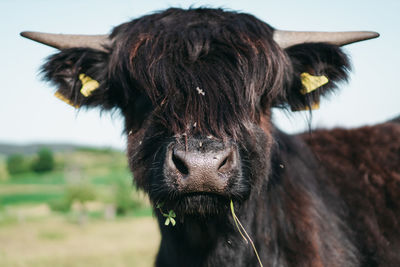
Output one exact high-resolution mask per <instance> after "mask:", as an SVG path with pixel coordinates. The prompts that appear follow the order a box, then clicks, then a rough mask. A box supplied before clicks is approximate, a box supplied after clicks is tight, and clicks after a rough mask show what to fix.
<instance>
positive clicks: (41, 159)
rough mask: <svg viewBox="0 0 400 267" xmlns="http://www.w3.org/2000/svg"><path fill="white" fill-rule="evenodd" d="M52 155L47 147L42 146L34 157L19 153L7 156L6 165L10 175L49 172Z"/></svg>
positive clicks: (52, 159) (52, 167)
mask: <svg viewBox="0 0 400 267" xmlns="http://www.w3.org/2000/svg"><path fill="white" fill-rule="evenodd" d="M54 165H55V164H54V155H53V152H52V151H51V150H50V149H48V148H42V149H40V150H39V151H38V153H37V155H36V156H35V157H34V158H30V157H27V156H24V155H21V154H13V155H10V156H8V157H7V160H6V167H7V170H8V173H9V174H10V175H17V174H21V173H25V172H30V171H34V172H37V173H43V172H49V171H52V170H53V169H54Z"/></svg>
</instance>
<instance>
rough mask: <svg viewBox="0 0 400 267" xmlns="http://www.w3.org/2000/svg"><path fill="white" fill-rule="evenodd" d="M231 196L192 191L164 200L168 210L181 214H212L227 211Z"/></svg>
mask: <svg viewBox="0 0 400 267" xmlns="http://www.w3.org/2000/svg"><path fill="white" fill-rule="evenodd" d="M229 201H230V198H229V197H227V196H225V195H222V194H217V193H210V192H191V193H184V194H180V195H179V196H177V197H176V198H174V199H168V200H166V201H165V202H163V204H164V206H165V208H166V209H168V210H174V211H175V213H176V215H177V216H178V217H180V216H211V215H218V214H222V213H226V212H227V211H228V207H229Z"/></svg>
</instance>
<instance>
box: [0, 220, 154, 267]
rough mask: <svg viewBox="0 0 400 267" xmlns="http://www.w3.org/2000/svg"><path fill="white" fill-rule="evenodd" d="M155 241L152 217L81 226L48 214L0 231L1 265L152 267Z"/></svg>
mask: <svg viewBox="0 0 400 267" xmlns="http://www.w3.org/2000/svg"><path fill="white" fill-rule="evenodd" d="M159 239H160V237H159V233H158V229H157V226H156V223H155V220H154V219H153V218H151V217H142V218H124V219H117V220H115V221H105V220H98V221H94V222H89V223H87V224H86V225H84V226H81V225H78V224H73V223H70V222H68V221H66V220H65V219H63V218H60V217H56V216H52V217H51V218H47V219H40V220H36V221H30V222H24V223H16V224H9V225H3V226H2V227H0V267H25V266H26V267H49V266H58V267H86V266H87V267H89V266H90V267H91V266H96V267H103V266H104V267H106V266H107V267H108V266H113V267H114V266H115V267H123V266H143V267H145V266H152V265H153V262H154V256H155V253H156V250H157V246H158V244H159Z"/></svg>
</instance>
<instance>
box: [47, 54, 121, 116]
mask: <svg viewBox="0 0 400 267" xmlns="http://www.w3.org/2000/svg"><path fill="white" fill-rule="evenodd" d="M108 58H109V53H107V52H103V51H99V50H94V49H91V48H70V49H64V50H62V51H61V52H59V53H57V54H54V55H52V56H50V57H49V58H48V59H47V61H46V63H45V64H44V65H43V66H42V73H43V76H44V79H46V80H48V81H50V82H51V83H52V84H54V85H55V86H56V87H57V88H58V90H57V91H56V93H55V96H56V97H58V98H59V99H61V100H63V101H64V102H66V103H68V104H70V105H72V106H74V107H76V108H79V107H101V108H103V109H110V108H113V107H114V106H115V103H114V101H113V99H112V97H111V95H110V90H109V88H108V82H107V62H108Z"/></svg>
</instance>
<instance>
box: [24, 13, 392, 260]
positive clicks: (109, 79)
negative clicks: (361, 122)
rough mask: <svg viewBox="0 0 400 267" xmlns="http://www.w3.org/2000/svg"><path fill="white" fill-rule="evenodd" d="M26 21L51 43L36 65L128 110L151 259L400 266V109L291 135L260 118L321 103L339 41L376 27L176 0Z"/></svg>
mask: <svg viewBox="0 0 400 267" xmlns="http://www.w3.org/2000/svg"><path fill="white" fill-rule="evenodd" d="M22 35H23V36H25V37H28V38H31V39H33V40H36V41H39V42H42V43H44V44H47V45H50V46H53V47H56V48H58V49H60V50H61V51H60V52H59V53H57V54H55V55H53V56H51V57H49V58H48V60H47V62H46V63H45V65H44V66H43V68H42V71H43V73H44V76H45V78H46V79H47V80H49V81H51V82H53V83H54V85H56V86H57V87H58V91H57V92H56V94H57V96H58V97H59V98H61V99H63V100H64V101H66V102H68V103H69V104H71V105H74V106H76V107H100V108H101V109H106V110H109V109H118V110H119V111H120V112H121V113H122V114H123V116H124V118H125V131H126V134H127V135H128V158H129V165H130V167H131V169H132V172H133V174H134V180H135V182H136V184H137V186H138V187H139V188H141V189H143V190H144V191H146V192H147V193H148V195H149V196H150V199H151V201H152V203H153V204H154V213H155V216H156V217H157V219H158V222H159V226H160V230H161V234H162V241H161V245H160V249H159V253H158V256H157V259H156V266H257V265H261V263H262V264H263V265H264V266H307V267H308V266H315V267H317V266H338V267H339V266H340V267H343V266H347V267H348V266H400V253H399V251H400V231H399V226H400V225H399V220H400V124H398V123H397V122H396V121H393V122H388V123H384V124H381V125H377V126H372V127H364V128H361V129H355V130H344V129H336V130H332V131H325V130H320V131H315V132H313V133H311V134H310V133H308V134H303V135H294V136H293V135H287V134H285V133H283V132H281V131H279V130H278V129H277V128H276V127H274V125H273V124H272V123H271V121H270V114H271V108H273V107H281V108H286V109H292V110H294V111H295V110H302V109H309V110H311V109H312V108H314V107H315V106H316V105H318V102H319V99H320V97H323V96H325V95H326V94H329V93H330V92H332V91H333V90H334V89H335V88H336V85H337V84H338V83H339V82H340V81H343V80H346V78H347V72H348V70H349V60H348V58H347V56H346V55H345V54H344V53H343V52H342V50H341V48H340V46H342V45H346V44H349V43H352V42H356V41H361V40H366V39H370V38H374V37H377V36H378V34H376V33H373V32H344V33H343V32H342V33H323V32H322V33H321V32H289V31H279V30H276V29H274V28H272V27H271V26H269V25H268V24H266V23H264V22H262V21H260V20H258V19H257V18H255V17H253V16H251V15H248V14H243V13H236V12H227V11H224V10H221V9H206V8H200V9H189V10H182V9H176V8H171V9H168V10H165V11H163V12H158V13H154V14H151V15H147V16H144V17H141V18H138V19H135V20H133V21H130V22H127V23H124V24H122V25H120V26H117V27H116V28H115V29H114V30H113V31H112V33H111V34H110V35H99V36H81V35H79V36H78V35H57V34H44V33H34V32H24V33H22ZM310 112H311V111H310ZM231 201H232V202H231ZM230 203H232V204H233V206H232V207H233V208H234V211H235V213H236V215H234V214H233V213H234V212H232V211H231V210H230ZM235 216H237V218H238V220H239V222H238V220H236V219H234V218H235ZM240 222H241V224H242V225H243V227H244V229H245V231H246V232H247V233H248V235H249V237H250V238H251V239H252V241H254V246H255V249H252V247H251V246H250V244H246V242H245V240H244V239H248V238H247V237H246V233H245V232H244V230H243V228H241V227H240V225H239V223H240ZM166 224H167V225H166ZM242 235H243V236H242ZM255 251H257V252H258V254H259V257H260V262H259V261H258V259H257V256H256V252H255Z"/></svg>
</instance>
